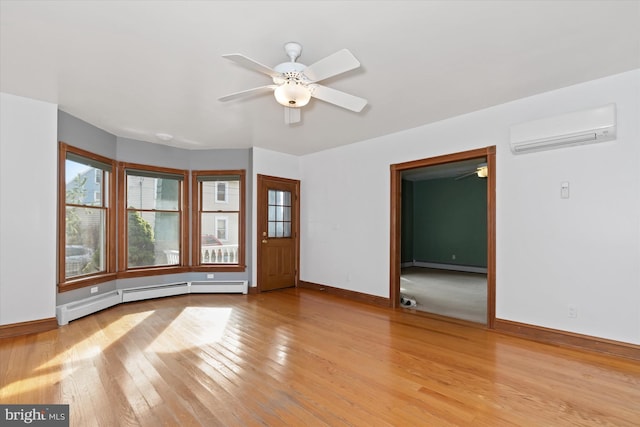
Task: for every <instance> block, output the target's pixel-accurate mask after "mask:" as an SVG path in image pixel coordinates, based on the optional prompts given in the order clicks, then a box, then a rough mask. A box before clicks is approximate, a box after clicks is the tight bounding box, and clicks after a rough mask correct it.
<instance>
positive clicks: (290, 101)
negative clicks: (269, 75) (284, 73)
mask: <svg viewBox="0 0 640 427" xmlns="http://www.w3.org/2000/svg"><path fill="white" fill-rule="evenodd" d="M273 95H274V96H275V97H276V101H278V103H279V104H281V105H284V106H285V107H292V108H298V107H304V106H305V105H307V104H308V103H309V100H310V99H311V92H310V91H309V89H308V88H307V87H305V86H304V85H302V84H300V83H295V82H287V83H284V84H282V85H280V86H278V87H277V88H276V90H274V91H273Z"/></svg>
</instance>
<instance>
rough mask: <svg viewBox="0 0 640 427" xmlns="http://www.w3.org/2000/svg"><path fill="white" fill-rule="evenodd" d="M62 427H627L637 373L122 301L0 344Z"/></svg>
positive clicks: (251, 299) (292, 305) (375, 315)
mask: <svg viewBox="0 0 640 427" xmlns="http://www.w3.org/2000/svg"><path fill="white" fill-rule="evenodd" d="M0 401H1V402H2V403H24V404H35V403H68V404H69V405H70V413H71V425H72V426H82V427H84V426H108V427H111V426H159V425H160V426H206V427H209V426H264V425H269V426H292V425H296V426H298V425H303V426H305V427H309V426H332V427H333V426H362V425H366V426H384V427H387V426H406V425H412V426H422V425H424V426H492V427H493V426H523V425H526V426H549V425H553V426H575V425H578V426H591V425H593V426H596V425H598V426H600V425H612V426H637V425H640V404H638V402H640V364H638V363H637V362H635V361H632V360H626V359H622V358H615V357H611V356H606V355H602V354H596V353H587V352H581V351H578V350H572V349H566V348H559V347H554V346H550V345H544V344H540V343H536V342H531V341H527V340H523V339H520V338H515V337H511V336H506V335H501V334H498V333H494V332H491V331H487V330H484V329H482V328H477V327H469V326H468V325H463V324H457V323H450V322H446V321H444V320H443V319H434V318H429V317H426V316H419V315H415V314H411V313H409V312H406V311H403V310H392V309H387V308H381V307H376V306H371V305H365V304H361V303H357V302H352V301H349V300H345V299H340V298H338V297H335V296H331V295H326V294H324V293H321V292H318V291H313V290H304V289H300V290H296V289H288V290H283V291H276V292H269V293H262V294H257V295H246V296H245V295H205V294H201V295H184V296H179V297H170V298H162V299H156V300H149V301H140V302H135V303H128V304H122V305H119V306H116V307H112V308H110V309H107V310H104V311H102V312H100V313H96V314H94V315H91V316H87V317H85V318H82V319H78V320H75V321H73V322H71V323H70V324H69V325H66V326H64V327H61V328H58V329H57V330H54V331H48V332H44V333H40V334H34V335H30V336H24V337H13V338H6V339H3V340H0Z"/></svg>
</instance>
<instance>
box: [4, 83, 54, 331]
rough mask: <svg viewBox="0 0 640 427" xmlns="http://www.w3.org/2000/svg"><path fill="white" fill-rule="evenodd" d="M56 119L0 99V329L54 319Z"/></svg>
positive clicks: (49, 112)
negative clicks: (17, 324)
mask: <svg viewBox="0 0 640 427" xmlns="http://www.w3.org/2000/svg"><path fill="white" fill-rule="evenodd" d="M57 114H58V111H57V106H56V105H54V104H49V103H46V102H41V101H34V100H32V99H27V98H22V97H18V96H14V95H10V94H5V93H1V94H0V235H1V236H2V237H1V238H0V325H8V324H13V323H19V322H27V321H31V320H39V319H47V318H52V317H54V316H55V306H56V303H55V298H56V228H57V227H56V206H57V202H56V193H57V191H56V188H57V184H56V178H57V172H56V171H57V160H56V159H57V156H58V151H57V120H58V118H57V117H58V116H57ZM36 154H37V155H36Z"/></svg>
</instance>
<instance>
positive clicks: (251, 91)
mask: <svg viewBox="0 0 640 427" xmlns="http://www.w3.org/2000/svg"><path fill="white" fill-rule="evenodd" d="M277 87H278V85H267V86H260V87H254V88H253V89H247V90H243V91H241V92H235V93H230V94H229V95H225V96H223V97H220V98H218V101H223V102H224V101H231V100H232V99H237V98H244V97H246V96H251V95H257V94H260V93H264V92H272V91H273V90H274V89H275V88H277Z"/></svg>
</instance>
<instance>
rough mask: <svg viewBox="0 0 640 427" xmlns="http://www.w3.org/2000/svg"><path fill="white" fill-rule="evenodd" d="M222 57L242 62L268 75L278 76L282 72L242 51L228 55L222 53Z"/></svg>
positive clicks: (244, 65)
mask: <svg viewBox="0 0 640 427" xmlns="http://www.w3.org/2000/svg"><path fill="white" fill-rule="evenodd" d="M222 57H223V58H226V59H228V60H230V61H233V62H235V63H237V64H240V65H242V66H243V67H246V68H249V69H251V70H255V71H259V72H261V73H263V74H266V75H267V76H271V77H277V76H279V75H280V73H278V72H277V71H275V70H273V69H271V67H267V66H266V65H264V64H261V63H259V62H258V61H254V60H253V59H251V58H247V57H246V56H244V55H242V54H240V53H230V54H228V55H222Z"/></svg>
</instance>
